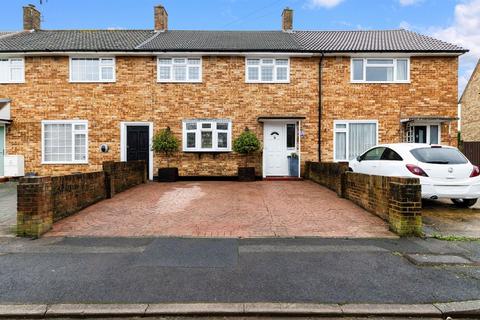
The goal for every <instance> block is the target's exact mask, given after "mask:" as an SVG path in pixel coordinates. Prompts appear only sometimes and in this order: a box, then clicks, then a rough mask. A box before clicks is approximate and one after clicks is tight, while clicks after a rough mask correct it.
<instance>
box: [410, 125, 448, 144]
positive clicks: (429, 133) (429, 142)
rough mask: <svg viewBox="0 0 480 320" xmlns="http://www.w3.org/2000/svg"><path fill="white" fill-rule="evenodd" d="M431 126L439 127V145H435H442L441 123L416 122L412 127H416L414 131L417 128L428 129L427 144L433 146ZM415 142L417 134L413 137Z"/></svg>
mask: <svg viewBox="0 0 480 320" xmlns="http://www.w3.org/2000/svg"><path fill="white" fill-rule="evenodd" d="M431 126H437V127H438V143H434V145H438V144H442V125H441V123H425V122H416V123H415V124H413V125H412V127H414V129H413V130H415V127H427V142H426V144H432V143H431V131H430V130H431ZM414 132H415V131H414ZM413 142H414V143H415V134H414V136H413Z"/></svg>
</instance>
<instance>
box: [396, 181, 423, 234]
mask: <svg viewBox="0 0 480 320" xmlns="http://www.w3.org/2000/svg"><path fill="white" fill-rule="evenodd" d="M389 189H390V190H389V193H390V196H389V199H390V201H389V204H388V221H389V224H390V228H391V229H392V231H394V232H395V233H397V234H398V235H400V236H419V235H422V196H421V186H420V183H416V184H408V183H401V182H390V184H389Z"/></svg>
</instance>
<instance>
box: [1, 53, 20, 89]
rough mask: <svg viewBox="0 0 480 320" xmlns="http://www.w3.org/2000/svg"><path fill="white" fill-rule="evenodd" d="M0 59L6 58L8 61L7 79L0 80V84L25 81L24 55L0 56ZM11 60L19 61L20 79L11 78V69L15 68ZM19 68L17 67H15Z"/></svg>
mask: <svg viewBox="0 0 480 320" xmlns="http://www.w3.org/2000/svg"><path fill="white" fill-rule="evenodd" d="M0 60H7V61H8V64H9V65H8V68H7V69H8V75H9V80H7V81H0V84H18V83H25V58H24V57H0ZM12 60H20V61H21V69H22V77H21V79H20V80H12V69H15V66H12ZM17 68H19V67H17Z"/></svg>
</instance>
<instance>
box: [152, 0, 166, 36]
mask: <svg viewBox="0 0 480 320" xmlns="http://www.w3.org/2000/svg"><path fill="white" fill-rule="evenodd" d="M154 19H155V31H165V30H168V13H167V10H165V7H164V6H162V5H158V6H155V7H154Z"/></svg>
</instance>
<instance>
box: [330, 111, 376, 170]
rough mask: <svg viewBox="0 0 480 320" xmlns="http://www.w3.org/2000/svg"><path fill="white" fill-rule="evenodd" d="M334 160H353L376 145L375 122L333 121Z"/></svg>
mask: <svg viewBox="0 0 480 320" xmlns="http://www.w3.org/2000/svg"><path fill="white" fill-rule="evenodd" d="M333 141H334V155H333V157H334V160H335V161H349V160H352V159H355V158H356V157H358V156H359V155H361V154H362V153H363V152H365V151H366V150H367V149H369V148H371V147H373V146H375V145H376V144H377V143H378V122H377V121H376V120H365V121H363V120H361V121H345V120H337V121H334V137H333Z"/></svg>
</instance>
